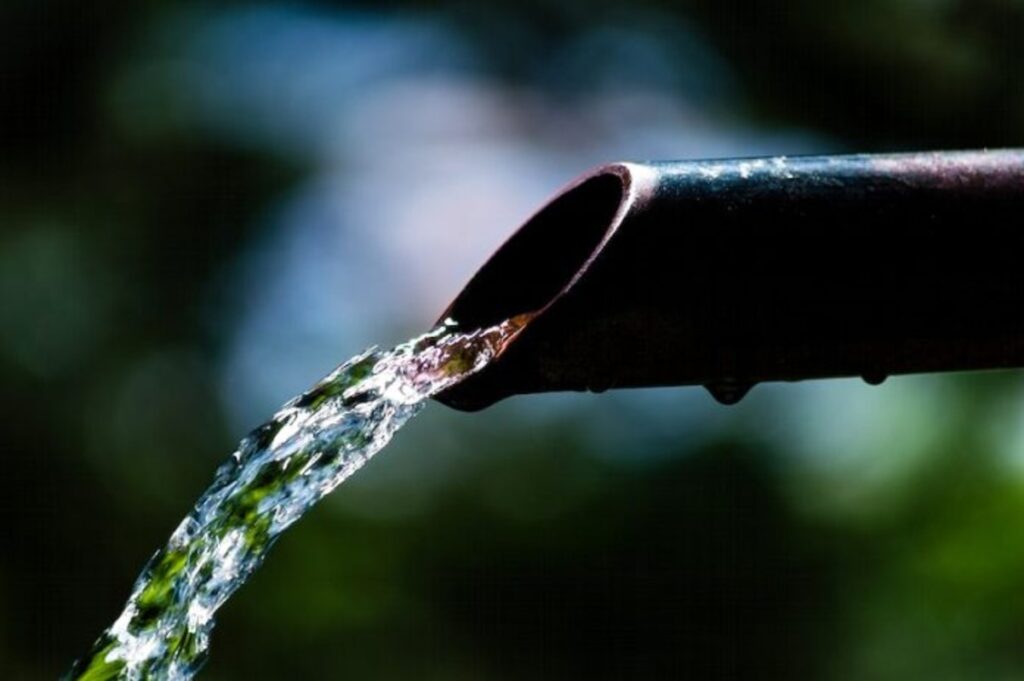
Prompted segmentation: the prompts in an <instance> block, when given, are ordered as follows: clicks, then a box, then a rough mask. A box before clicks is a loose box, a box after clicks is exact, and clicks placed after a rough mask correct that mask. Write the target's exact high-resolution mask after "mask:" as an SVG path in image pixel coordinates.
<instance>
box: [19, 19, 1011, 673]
mask: <svg viewBox="0 0 1024 681" xmlns="http://www.w3.org/2000/svg"><path fill="white" fill-rule="evenodd" d="M1022 73H1024V3H1022V2H1020V1H1019V0H980V1H978V2H967V1H966V0H835V1H832V2H822V1H821V0H795V1H793V2H788V3H785V4H782V3H770V2H741V1H739V0H735V1H723V0H635V1H634V2H630V3H621V2H614V3H613V2H607V1H604V0H597V1H594V0H589V1H586V2H584V1H583V0H565V1H563V2H541V1H540V0H516V1H513V0H499V1H498V2H492V3H483V2H467V1H465V0H442V1H441V2H429V3H428V2H415V1H412V0H410V1H409V2H374V3H364V4H359V3H357V4H344V3H327V2H325V3H308V4H296V3H287V4H286V3H279V4H274V3H259V4H253V3H248V2H230V3H209V4H207V3H202V2H170V1H168V0H151V1H150V2H136V1H128V0H117V1H114V2H106V3H80V2H70V1H65V2H61V1H55V2H40V1H39V0H4V2H3V3H2V5H0V314H2V317H3V323H2V324H0V391H2V393H0V400H2V403H0V404H2V417H0V424H2V425H0V452H2V466H3V468H2V471H3V473H2V477H0V484H2V485H3V493H2V496H0V512H2V513H3V522H2V523H0V677H2V678H4V679H44V678H53V677H55V676H56V675H58V674H59V673H61V672H63V671H64V670H66V669H67V667H68V666H69V664H70V662H71V661H72V660H73V659H74V658H75V657H77V656H78V655H80V654H82V653H84V652H85V651H86V650H87V649H88V647H89V645H90V644H91V642H92V641H93V640H94V638H95V637H96V636H97V635H98V634H99V633H100V631H101V630H102V629H103V628H104V627H106V626H107V625H108V624H110V622H111V621H112V620H113V618H114V617H115V616H116V615H117V613H118V612H119V611H120V609H121V607H122V605H123V603H124V601H125V599H126V598H127V596H128V593H129V590H130V587H131V584H132V582H133V580H134V579H135V577H136V575H137V573H138V571H139V570H140V569H141V567H142V565H143V564H144V562H145V561H146V559H147V558H148V557H149V555H150V554H151V553H152V552H153V551H154V550H155V549H156V548H157V547H159V546H160V545H162V544H163V542H164V541H165V539H166V538H167V536H168V535H169V534H170V532H171V530H172V529H173V528H174V527H175V526H176V525H177V523H178V520H179V519H180V518H181V517H182V516H183V515H184V514H185V513H186V512H187V511H188V510H189V508H190V507H191V504H192V502H193V501H194V500H195V498H196V497H197V496H198V495H199V494H200V492H201V491H202V490H203V489H204V488H205V486H206V485H207V483H208V481H209V480H210V478H211V475H212V473H213V470H214V468H215V467H216V465H217V464H218V463H219V462H220V461H221V460H222V459H223V458H224V457H226V456H227V454H228V453H230V452H231V451H232V449H233V448H234V446H235V443H236V442H237V441H238V439H240V437H241V436H242V435H244V434H245V433H246V432H247V431H248V430H249V429H251V428H252V427H254V426H255V425H257V424H258V423H259V422H260V421H261V420H263V419H264V418H266V417H267V416H268V415H269V414H270V413H271V412H272V411H273V410H274V409H275V408H276V407H277V406H278V405H279V404H281V403H282V402H284V401H285V400H287V399H288V398H289V397H291V396H292V395H294V394H295V393H297V392H299V391H300V390H302V389H304V388H305V387H307V386H309V385H310V384H312V383H313V382H314V381H315V380H317V379H318V378H319V377H320V376H322V375H324V374H325V373H327V372H328V371H329V370H330V369H331V368H333V366H334V365H336V364H338V363H339V362H341V361H343V360H344V359H346V358H348V357H349V356H351V355H352V354H354V353H356V352H358V351H360V350H362V349H363V348H364V347H365V346H368V345H370V344H382V345H390V344H393V343H395V342H398V341H401V340H404V339H405V338H407V337H408V336H411V335H413V334H416V333H419V332H421V331H424V330H425V329H427V328H428V327H429V325H430V324H431V322H432V321H433V320H434V319H435V318H436V316H437V315H438V314H439V313H440V311H441V310H442V309H443V308H444V307H445V305H446V303H447V302H448V300H450V299H451V298H452V297H453V296H454V295H455V293H456V292H457V291H458V290H459V289H460V288H461V286H462V285H463V283H464V282H465V281H466V280H467V278H468V277H469V276H470V275H471V274H472V273H473V271H475V269H476V268H477V267H478V266H480V265H481V264H482V263H483V261H484V259H485V258H486V256H487V255H488V254H489V253H490V252H491V251H492V250H493V249H494V248H495V247H496V246H497V245H498V244H499V243H500V242H501V241H502V239H503V238H504V237H505V236H506V235H507V234H509V233H510V232H511V231H512V230H513V229H514V228H515V227H516V226H517V225H518V224H519V223H520V222H521V221H522V220H523V219H524V218H525V217H526V216H527V215H528V214H529V213H531V212H532V211H533V210H534V209H535V208H537V207H538V206H539V205H540V204H541V202H543V201H544V200H545V199H546V198H547V197H548V196H550V195H551V194H552V193H553V192H554V191H555V190H556V189H557V188H558V187H560V186H561V185H562V184H563V183H564V182H566V181H567V180H569V179H570V178H572V177H573V176H575V175H576V174H578V173H580V172H582V171H583V170H585V169H587V168H588V167H590V166H592V165H594V164H597V163H600V162H604V161H610V160H620V159H634V160H642V159H683V158H699V157H715V156H735V155H759V154H788V155H795V154H800V153H809V152H828V153H832V152H842V151H893V150H902V149H929V148H956V147H985V146H988V147H996V146H1012V145H1020V144H1022V143H1024V84H1022V81H1021V74H1022ZM1022 675H1024V382H1022V380H1021V375H1020V374H1018V373H1013V372H1005V373H985V374H962V375H955V376H918V377H905V378H896V379H890V380H889V381H888V382H886V383H885V384H883V385H882V386H880V387H869V386H867V385H865V384H863V383H861V382H859V381H856V380H844V381H825V382H815V383H806V384H800V385H790V386H773V385H769V386H760V387H758V388H756V389H755V390H754V391H753V392H752V393H751V394H750V395H749V396H748V397H747V398H746V399H745V400H744V402H743V403H742V404H740V405H738V406H735V407H723V406H720V405H718V404H716V403H715V402H714V401H713V400H711V398H710V397H709V396H708V395H707V394H706V393H705V392H704V391H703V390H700V389H696V388H693V389H675V390H646V391H632V392H629V391H624V392H618V393H616V392H612V393H607V394H604V395H599V396H596V395H575V394H574V395H549V396H537V397H528V398H515V399H512V400H509V401H506V402H503V403H501V404H498V405H496V406H494V407H493V408H491V409H489V410H487V411H484V412H482V413H478V414H461V413H456V412H453V411H450V410H448V409H446V408H444V407H441V406H438V405H434V406H432V407H431V408H429V409H427V410H426V411H425V412H424V414H423V415H422V416H421V417H420V418H418V419H417V420H416V421H415V422H413V423H412V424H410V426H409V427H408V428H407V429H405V430H404V431H403V432H402V433H400V434H399V435H398V437H397V438H396V440H395V442H394V443H393V445H392V446H391V447H389V448H388V449H387V450H386V451H384V452H382V454H381V455H380V456H379V457H378V458H377V459H375V460H374V461H373V462H372V463H371V464H370V465H369V466H367V468H366V469H364V471H363V472H362V473H360V474H359V475H358V476H356V477H355V478H354V479H353V480H351V481H350V482H349V483H346V484H345V485H344V486H343V487H342V488H341V489H339V490H338V492H336V493H335V494H334V495H332V497H330V498H329V499H328V500H326V501H325V502H324V503H323V504H322V505H321V506H320V507H318V508H317V509H315V510H314V511H313V512H312V513H311V514H310V515H309V516H308V517H307V518H306V519H304V520H303V521H302V522H301V523H299V524H298V525H297V526H296V527H295V528H293V529H292V531H290V532H289V533H288V534H287V535H286V536H285V537H284V538H283V539H282V541H281V542H280V543H279V544H278V545H277V547H276V548H275V549H274V551H273V552H272V554H271V557H270V559H269V560H268V562H267V564H266V565H265V566H264V568H263V569H262V570H261V571H260V572H259V573H257V574H256V576H255V578H254V579H253V580H252V581H251V583H250V584H248V585H247V586H245V587H244V588H243V589H242V590H241V591H240V592H239V594H238V595H237V596H236V598H234V599H233V600H232V601H231V602H229V603H228V605H227V606H226V607H225V608H224V610H223V611H222V616H221V618H220V623H219V625H218V627H217V630H216V632H215V635H214V640H213V651H212V658H211V661H210V663H209V665H208V666H207V668H206V670H205V672H204V673H203V676H202V678H206V679H322V678H338V679H343V678H357V679H387V680H391V679H395V680H402V679H412V678H415V679H438V680H451V679H456V680H457V679H466V680H476V679H481V680H491V679H493V680H501V681H512V680H518V679H575V678H592V679H660V678H695V679H705V678H706V679H741V678H742V679H748V678H780V679H791V678H814V679H839V680H843V679H877V680H888V679H893V680H896V679H908V678H928V679H937V680H943V679H979V678H986V679H1009V678H1020V677H1021V676H1022Z"/></svg>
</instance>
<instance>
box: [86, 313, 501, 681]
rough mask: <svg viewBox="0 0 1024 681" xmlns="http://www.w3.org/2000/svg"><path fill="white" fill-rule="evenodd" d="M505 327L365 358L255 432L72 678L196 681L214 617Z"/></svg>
mask: <svg viewBox="0 0 1024 681" xmlns="http://www.w3.org/2000/svg"><path fill="white" fill-rule="evenodd" d="M518 328H519V323H518V321H516V320H509V321H506V322H503V323H502V324H499V325H497V326H494V327H491V328H489V329H485V330H480V331H475V332H472V333H456V331H455V325H454V322H451V321H450V320H449V321H446V322H445V323H444V324H442V325H441V326H439V327H437V328H436V329H434V330H433V331H431V332H429V333H427V334H425V335H423V336H420V337H419V338H415V339H413V340H411V341H409V342H407V343H404V344H402V345H399V346H397V347H395V348H394V349H392V350H391V351H389V352H381V351H379V350H376V349H370V350H368V351H367V352H365V353H363V354H361V355H358V356H356V357H354V358H352V359H350V360H349V361H348V362H345V363H344V364H342V365H341V366H340V367H338V368H337V369H335V370H334V372H333V373H331V374H330V375H329V376H327V378H325V379H323V380H322V381H321V382H320V383H318V384H317V385H315V386H314V387H313V388H312V389H310V390H309V391H308V392H306V393H305V394H303V395H301V396H299V397H297V398H295V399H293V400H292V401H291V402H289V403H287V404H286V405H285V406H284V407H282V408H281V410H280V411H278V412H277V413H276V414H274V416H273V418H271V419H270V421H268V422H267V423H265V424H263V425H262V426H260V427H259V428H257V429H256V430H254V431H253V432H252V433H250V434H249V435H248V436H247V437H246V438H245V439H244V440H242V442H241V444H240V445H239V447H238V450H237V451H235V453H234V454H233V455H232V456H231V458H230V459H228V461H226V462H225V463H224V464H223V465H221V467H220V468H219V469H218V470H217V473H216V475H215V477H214V481H213V484H212V485H210V487H209V489H207V490H206V492H205V493H204V494H203V496H202V497H200V499H199V501H198V502H197V503H196V505H195V508H194V509H193V510H192V513H190V514H189V516H188V517H187V518H185V520H184V521H182V523H181V525H179V526H178V529H176V530H175V531H174V534H172V535H171V538H170V541H168V542H167V545H166V546H165V547H164V548H162V549H160V550H159V551H157V553H156V554H155V555H154V556H153V557H152V558H151V559H150V561H149V563H148V564H147V565H146V567H145V569H144V570H143V571H142V574H141V575H140V576H139V578H138V580H137V581H136V582H135V587H134V589H133V590H132V595H131V598H129V600H128V604H127V606H125V609H124V611H123V612H122V613H121V616H120V617H118V618H117V621H115V622H114V624H113V625H112V626H111V627H110V628H109V629H107V630H106V631H105V632H104V633H103V635H102V636H100V638H99V640H98V641H97V642H96V643H95V644H94V646H93V648H92V651H91V652H90V653H89V654H88V655H87V656H86V657H84V658H83V659H81V660H79V661H78V662H77V663H76V664H75V667H74V668H73V669H72V670H71V672H70V673H69V674H68V676H67V677H66V678H67V679H79V680H81V681H86V680H87V681H98V680H100V679H149V678H160V679H171V680H184V679H190V678H192V677H193V676H194V675H195V674H196V672H198V671H199V669H200V667H202V665H203V662H204V661H205V659H206V656H207V651H208V648H209V644H210V633H211V631H212V629H213V625H214V614H215V613H216V611H217V609H218V608H219V607H220V606H221V605H223V604H224V602H225V601H226V600H227V599H228V598H229V597H230V596H231V594H233V593H234V592H235V590H236V589H238V587H240V586H241V585H242V584H243V583H244V582H245V580H246V579H247V578H248V577H249V575H251V574H252V573H253V571H255V570H256V568H257V567H259V565H260V563H261V562H262V561H263V559H264V557H265V556H266V554H267V552H268V551H269V549H270V547H271V546H272V545H273V543H274V541H275V540H276V539H277V537H278V536H279V535H280V534H281V533H282V532H283V531H284V530H286V529H287V528H288V527H289V526H290V525H291V524H292V523H294V522H295V521H296V520H298V519H299V518H300V517H301V516H302V514H303V513H305V512H306V511H307V510H309V508H310V507H312V506H313V504H315V503H316V502H317V501H319V500H320V499H322V498H323V497H324V496H325V495H326V494H327V493H329V492H330V491H331V490H333V489H334V488H335V487H337V486H338V485H339V484H340V483H341V482H342V481H344V480H345V479H346V478H347V477H348V476H350V475H351V474H352V473H354V472H355V471H356V470H358V469H359V468H360V467H361V466H362V465H363V464H364V463H366V461H367V460H368V459H369V458H370V457H371V456H373V455H374V454H375V453H376V452H377V451H378V450H379V449H380V448H381V447H383V446H384V445H385V444H387V442H388V441H389V440H390V439H391V437H392V435H394V433H395V431H397V430H398V429H399V428H400V427H401V426H402V425H403V424H404V423H405V422H406V421H408V420H409V419H410V418H412V417H413V416H414V415H415V414H416V413H417V412H418V411H419V410H420V408H421V407H422V406H423V402H424V401H425V400H426V399H427V398H428V397H430V396H431V395H434V394H436V393H438V392H440V391H441V390H444V389H445V388H447V387H450V386H452V385H454V384H456V383H458V382H459V381H461V380H462V379H464V378H465V377H467V376H469V375H470V374H472V373H474V372H476V371H479V370H480V369H482V368H483V367H484V366H486V365H487V363H488V362H489V361H490V360H491V359H492V358H493V357H494V356H495V354H496V353H497V352H498V351H499V350H500V348H501V347H502V345H503V344H504V343H505V342H507V341H508V340H509V339H510V338H511V337H512V336H513V335H514V334H515V332H516V330H517V329H518Z"/></svg>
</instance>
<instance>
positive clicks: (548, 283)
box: [437, 150, 1024, 410]
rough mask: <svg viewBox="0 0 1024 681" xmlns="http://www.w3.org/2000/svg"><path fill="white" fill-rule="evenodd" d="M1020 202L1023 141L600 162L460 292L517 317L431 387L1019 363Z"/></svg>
mask: <svg viewBox="0 0 1024 681" xmlns="http://www.w3.org/2000/svg"><path fill="white" fill-rule="evenodd" d="M1022 214H1024V150H1006V151H980V152H942V153H914V154H895V155H857V156H823V157H802V158H789V159H787V158H784V157H779V158H762V159H740V160H722V161H698V162H658V163H646V164H634V163H621V164H612V165H608V166H604V167H601V168H598V169H597V170H595V171H593V172H591V173H588V174H586V175H584V176H582V177H581V178H580V179H578V180H576V181H575V182H574V183H572V184H571V185H569V187H567V188H566V189H565V190H564V191H562V192H561V193H560V194H558V195H557V196H556V197H555V198H554V199H553V200H552V201H551V202H550V203H548V205H546V206H545V207H544V208H543V209H541V210H540V211H539V212H538V213H537V214H536V215H534V216H533V217H532V218H531V219H530V220H529V221H528V222H527V223H526V224H525V225H524V226H523V227H522V228H520V229H519V231H517V232H516V233H515V234H514V235H513V236H512V237H511V238H510V239H509V240H508V241H507V242H506V243H505V244H504V245H503V246H502V247H501V248H500V249H499V250H498V251H497V252H496V253H495V254H494V255H493V256H492V257H491V259H490V260H489V261H488V262H487V263H486V264H485V265H484V266H483V267H482V268H481V269H480V270H479V271H478V272H477V274H476V275H475V276H474V277H473V278H472V280H471V281H470V282H469V284H468V285H467V286H466V287H465V289H464V290H463V291H462V292H461V293H460V294H459V295H458V296H457V297H456V298H455V300H454V301H453V302H452V304H451V305H450V307H449V308H448V310H447V311H446V312H445V314H444V315H443V317H451V318H453V319H455V320H456V321H457V322H458V323H459V325H460V326H461V327H463V328H473V327H482V326H486V325H490V324H494V323H497V322H500V321H502V320H505V319H508V318H511V317H514V316H521V320H522V322H523V323H522V326H521V328H520V330H519V331H518V333H517V334H516V335H515V336H514V337H512V338H511V339H510V340H509V341H508V342H507V343H506V344H505V345H504V347H503V348H502V350H501V352H500V353H499V356H498V358H497V359H496V360H495V361H494V362H493V363H492V364H490V365H489V366H488V367H486V368H485V369H484V370H483V371H481V372H480V373H478V374H476V375H474V376H471V377H470V378H468V379H467V380H466V381H464V382H463V383H461V384H459V385H457V386H455V387H453V388H450V389H449V390H447V391H445V392H444V393H442V394H441V395H440V396H438V398H437V399H439V400H440V401H441V402H443V403H445V404H447V405H449V406H452V407H455V408H457V409H463V410H476V409H481V408H484V407H486V406H488V405H490V404H493V403H494V402H496V401H498V400H501V399H503V398H505V397H508V396H511V395H515V394H524V393H536V392H548V391H559V390H590V391H603V390H606V389H609V388H628V387H641V386H670V385H680V386H682V385H703V386H706V387H707V388H708V389H709V390H710V391H711V393H712V394H713V395H714V396H715V398H716V399H718V400H719V401H720V402H723V403H726V404H730V403H734V402H737V401H738V400H739V399H741V398H742V397H743V395H744V394H745V393H746V392H747V391H748V390H749V389H750V387H751V386H753V385H755V384H757V383H761V382H765V381H793V380H802V379H811V378H824V377H840V376H861V377H863V378H864V379H865V380H866V381H868V382H870V383H878V382H881V381H882V380H884V379H885V378H886V377H887V376H889V375H892V374H906V373H916V372H933V371H954V370H970V369H995V368H1009V367H1021V366H1024V262H1022V260H1024V220H1022Z"/></svg>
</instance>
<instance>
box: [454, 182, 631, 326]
mask: <svg viewBox="0 0 1024 681" xmlns="http://www.w3.org/2000/svg"><path fill="white" fill-rule="evenodd" d="M625 193H626V188H625V178H623V177H620V176H619V175H618V174H616V173H615V172H611V171H609V172H604V173H601V174H598V175H595V176H593V177H591V178H588V179H586V180H584V181H583V182H581V183H580V184H578V185H576V186H575V187H573V188H571V189H569V190H568V191H566V192H565V193H563V194H561V195H559V196H557V197H556V198H555V199H554V200H552V201H551V203H549V204H548V205H547V206H545V207H544V208H543V209H542V210H541V211H540V212H539V213H537V214H536V215H534V216H533V218H531V219H530V221H529V222H527V223H526V224H525V225H523V226H522V227H521V228H520V229H519V231H517V232H516V233H515V234H513V235H512V237H511V238H509V240H508V241H506V242H505V244H504V245H503V246H502V247H501V248H499V249H498V251H497V252H496V253H495V254H494V255H492V256H491V258H490V260H488V261H487V263H486V264H484V266H483V267H482V268H480V270H479V271H478V272H477V273H476V275H474V276H473V278H472V280H470V282H469V284H468V285H467V286H466V288H464V289H463V291H462V293H460V294H459V296H458V298H456V300H455V302H453V303H452V305H451V307H450V308H449V309H448V312H447V316H449V317H452V318H453V319H455V320H456V321H457V322H458V323H459V324H460V325H461V326H463V327H464V328H481V327H484V326H489V325H492V324H496V323H499V322H501V321H504V320H505V319H508V318H510V317H513V316H515V315H518V314H523V313H526V312H537V311H539V310H541V309H543V308H544V307H545V306H546V305H547V304H548V303H549V302H551V301H552V300H553V299H554V298H555V297H556V296H558V294H559V293H560V292H561V291H562V290H563V289H565V288H566V287H567V286H568V285H569V283H570V282H571V281H572V280H573V278H574V277H575V276H576V274H577V272H579V271H580V270H581V269H582V268H583V267H584V265H586V264H587V263H588V262H589V260H590V257H591V256H592V255H593V254H594V252H595V251H596V250H597V249H598V247H599V246H600V245H601V243H602V241H603V239H604V237H605V235H606V234H607V233H608V231H609V230H610V229H611V228H612V227H613V223H614V221H615V216H616V214H617V212H618V210H619V205H620V204H621V203H622V201H623V199H624V196H625Z"/></svg>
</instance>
